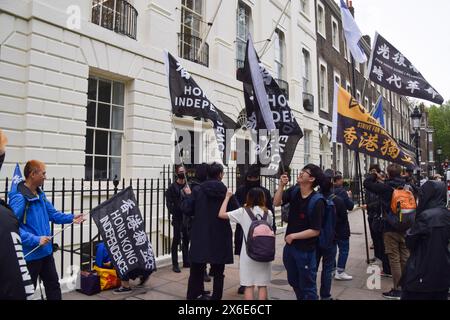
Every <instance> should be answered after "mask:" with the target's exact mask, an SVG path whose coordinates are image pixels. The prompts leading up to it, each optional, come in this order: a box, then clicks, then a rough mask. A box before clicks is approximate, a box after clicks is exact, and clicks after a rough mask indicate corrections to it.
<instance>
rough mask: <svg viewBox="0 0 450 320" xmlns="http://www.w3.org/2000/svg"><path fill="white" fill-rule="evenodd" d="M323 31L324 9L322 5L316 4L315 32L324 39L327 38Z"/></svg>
mask: <svg viewBox="0 0 450 320" xmlns="http://www.w3.org/2000/svg"><path fill="white" fill-rule="evenodd" d="M325 30H326V29H325V9H324V7H323V4H322V3H320V2H317V31H318V32H319V33H320V34H321V35H322V36H323V37H324V38H326V37H327V35H326V31H325Z"/></svg>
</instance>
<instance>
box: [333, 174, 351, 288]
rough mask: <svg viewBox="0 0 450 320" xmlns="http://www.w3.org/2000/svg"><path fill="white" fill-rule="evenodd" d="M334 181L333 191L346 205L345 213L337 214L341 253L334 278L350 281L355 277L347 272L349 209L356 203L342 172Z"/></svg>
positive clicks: (338, 243)
mask: <svg viewBox="0 0 450 320" xmlns="http://www.w3.org/2000/svg"><path fill="white" fill-rule="evenodd" d="M333 182H334V190H333V193H334V194H335V195H336V196H337V197H339V198H340V199H342V201H343V202H344V205H345V207H346V210H345V214H344V212H343V211H342V212H341V213H342V214H339V215H338V216H337V221H336V244H337V248H338V249H339V255H338V262H337V268H336V274H335V276H334V278H335V279H336V280H340V281H350V280H352V279H353V277H352V276H351V275H349V274H347V273H346V272H345V267H346V265H347V259H348V254H349V251H350V240H349V239H350V224H349V222H348V211H352V210H353V208H354V206H355V204H354V202H353V200H351V199H350V197H351V196H352V193H351V191H346V190H345V188H344V186H343V184H344V179H343V177H342V174H336V175H335V176H334V178H333Z"/></svg>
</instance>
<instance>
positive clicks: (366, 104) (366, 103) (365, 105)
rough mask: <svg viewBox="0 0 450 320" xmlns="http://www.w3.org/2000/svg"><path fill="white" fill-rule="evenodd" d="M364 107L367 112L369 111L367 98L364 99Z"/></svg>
mask: <svg viewBox="0 0 450 320" xmlns="http://www.w3.org/2000/svg"><path fill="white" fill-rule="evenodd" d="M364 107H365V108H366V110H367V111H370V104H369V98H367V97H364Z"/></svg>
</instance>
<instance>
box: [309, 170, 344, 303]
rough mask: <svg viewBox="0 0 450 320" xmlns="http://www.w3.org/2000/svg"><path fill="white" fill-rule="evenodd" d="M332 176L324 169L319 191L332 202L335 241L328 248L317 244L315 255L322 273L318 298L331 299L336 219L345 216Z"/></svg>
mask: <svg viewBox="0 0 450 320" xmlns="http://www.w3.org/2000/svg"><path fill="white" fill-rule="evenodd" d="M333 176H334V172H333V170H331V169H328V170H325V172H324V179H323V181H322V183H321V184H320V192H321V193H322V195H323V196H324V197H325V199H329V200H331V201H332V202H333V204H334V207H335V214H336V219H335V221H336V225H335V226H334V228H335V241H334V242H333V245H332V246H331V247H330V248H328V249H323V248H320V247H319V246H317V249H316V257H317V270H318V269H319V266H320V260H322V273H321V280H320V300H332V297H331V283H332V280H333V269H334V267H335V263H336V252H337V243H336V240H337V238H336V236H337V235H338V233H337V229H336V228H337V220H338V218H339V217H342V216H345V217H346V216H347V208H346V207H345V204H344V200H342V199H341V198H339V197H338V196H336V195H335V194H334V193H333V190H332V187H333Z"/></svg>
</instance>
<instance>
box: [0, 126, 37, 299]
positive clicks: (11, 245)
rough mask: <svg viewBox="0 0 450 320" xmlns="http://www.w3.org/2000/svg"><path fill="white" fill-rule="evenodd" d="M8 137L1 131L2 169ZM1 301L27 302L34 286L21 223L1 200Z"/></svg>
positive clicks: (0, 159)
mask: <svg viewBox="0 0 450 320" xmlns="http://www.w3.org/2000/svg"><path fill="white" fill-rule="evenodd" d="M6 142H7V140H6V135H5V134H3V132H2V130H0V169H1V167H2V165H3V161H4V160H5V146H6ZM0 261H1V263H0V300H25V299H26V298H27V296H28V295H31V294H33V293H34V286H33V283H32V281H31V277H30V273H29V272H28V268H27V263H26V262H25V259H24V257H23V249H22V240H21V238H20V235H19V222H18V221H17V218H16V216H15V215H14V212H13V211H12V209H11V208H10V207H9V206H8V205H7V204H6V202H5V201H3V200H2V199H0Z"/></svg>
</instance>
